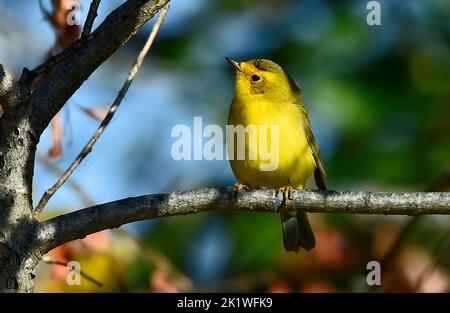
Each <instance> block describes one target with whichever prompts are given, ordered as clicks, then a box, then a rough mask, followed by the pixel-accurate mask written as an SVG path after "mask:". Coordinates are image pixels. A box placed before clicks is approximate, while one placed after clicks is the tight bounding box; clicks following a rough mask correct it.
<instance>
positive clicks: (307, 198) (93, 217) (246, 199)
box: [34, 187, 450, 253]
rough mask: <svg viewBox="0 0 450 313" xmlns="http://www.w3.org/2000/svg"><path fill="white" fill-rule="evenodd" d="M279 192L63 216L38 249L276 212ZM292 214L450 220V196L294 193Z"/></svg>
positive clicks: (49, 225)
mask: <svg viewBox="0 0 450 313" xmlns="http://www.w3.org/2000/svg"><path fill="white" fill-rule="evenodd" d="M275 192H276V191H275V190H270V189H259V190H253V191H248V192H240V193H239V196H238V197H237V198H235V189H234V188H233V187H224V188H202V189H196V190H188V191H177V192H172V193H162V194H155V195H147V196H141V197H135V198H127V199H122V200H118V201H114V202H110V203H105V204H100V205H96V206H93V207H90V208H87V209H83V210H79V211H75V212H72V213H68V214H65V215H61V216H58V217H55V218H52V219H50V220H47V221H44V222H41V223H39V225H38V226H37V227H36V232H37V233H36V234H35V236H34V238H36V242H35V245H34V246H35V247H36V248H37V249H39V250H40V252H41V253H46V252H47V251H49V250H51V249H53V248H55V247H57V246H59V245H61V244H63V243H65V242H68V241H72V240H75V239H80V238H83V237H85V236H87V235H89V234H92V233H95V232H98V231H101V230H105V229H109V228H117V227H119V226H121V225H123V224H126V223H130V222H135V221H140V220H145V219H154V218H159V217H166V216H174V215H184V214H194V213H198V212H205V211H212V210H225V211H243V212H266V213H275V212H278V208H279V206H280V203H281V199H279V198H276V197H275ZM288 207H289V208H290V209H303V210H305V211H307V212H313V213H319V212H321V213H352V214H386V215H395V214H397V215H422V214H446V215H449V214H450V193H448V192H436V193H432V192H428V193H425V192H410V193H406V192H405V193H401V192H398V193H388V192H337V191H321V192H319V191H307V190H294V191H293V192H292V200H290V201H289V203H288Z"/></svg>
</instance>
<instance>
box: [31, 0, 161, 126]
mask: <svg viewBox="0 0 450 313" xmlns="http://www.w3.org/2000/svg"><path fill="white" fill-rule="evenodd" d="M168 2H169V0H128V1H127V2H125V3H124V4H123V5H121V6H120V7H119V8H117V9H116V10H114V11H113V12H112V13H111V14H109V15H108V17H107V18H106V19H105V20H104V21H103V23H102V24H101V25H100V26H99V27H98V28H97V29H96V30H95V31H94V32H93V33H92V34H91V35H90V36H89V37H86V38H82V39H80V40H79V41H77V42H75V43H74V44H73V46H72V48H69V49H70V53H67V54H68V56H67V57H66V58H64V59H62V60H60V63H59V64H58V65H56V66H55V68H54V69H53V70H52V71H51V72H50V74H49V75H48V77H47V78H46V79H45V81H44V82H43V83H42V84H41V85H40V86H39V87H38V88H37V89H36V90H35V91H34V92H33V94H32V96H31V105H32V110H33V112H32V114H31V117H32V118H33V125H34V130H35V133H36V134H41V133H42V132H43V131H44V129H45V128H46V127H47V125H48V123H49V122H50V120H51V119H52V118H53V116H54V115H55V114H56V113H57V112H58V111H59V110H60V109H61V108H62V107H63V105H64V104H65V103H66V101H67V100H68V99H69V98H70V97H71V96H72V95H73V94H74V92H75V91H76V90H77V89H78V88H79V87H80V86H81V85H82V84H83V82H84V81H85V80H86V79H87V78H88V77H89V76H90V75H91V74H92V73H93V72H94V71H95V70H96V69H97V68H98V67H99V66H100V65H101V64H102V63H103V62H104V61H105V60H106V59H108V57H110V56H111V54H113V53H114V52H115V51H116V50H117V49H118V48H119V47H120V46H121V45H123V44H124V43H125V42H127V41H128V39H129V38H130V37H131V36H133V35H134V34H135V33H136V32H137V31H138V30H139V29H140V28H141V27H142V26H143V25H144V24H145V23H146V22H147V21H148V20H150V19H151V18H152V17H153V16H154V15H155V14H156V13H157V12H158V11H159V10H160V9H161V8H162V7H163V6H165V5H166V4H167V3H168Z"/></svg>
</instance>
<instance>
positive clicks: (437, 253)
mask: <svg viewBox="0 0 450 313" xmlns="http://www.w3.org/2000/svg"><path fill="white" fill-rule="evenodd" d="M449 235H450V229H447V231H446V232H445V233H444V235H442V237H440V238H439V239H438V241H437V243H436V245H435V246H434V249H433V252H432V253H431V254H432V255H433V258H432V260H431V262H430V264H429V265H428V266H426V267H425V268H424V269H423V270H422V272H421V273H420V274H419V276H418V278H417V280H416V282H415V284H414V287H413V290H415V291H419V288H420V286H422V284H423V283H424V282H426V281H427V279H428V278H429V277H430V276H431V275H432V274H433V272H434V271H435V270H436V267H437V264H438V263H439V261H440V260H441V258H442V256H443V253H444V251H445V248H446V247H447V245H446V243H447V242H448V239H449Z"/></svg>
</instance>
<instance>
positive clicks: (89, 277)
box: [42, 257, 103, 287]
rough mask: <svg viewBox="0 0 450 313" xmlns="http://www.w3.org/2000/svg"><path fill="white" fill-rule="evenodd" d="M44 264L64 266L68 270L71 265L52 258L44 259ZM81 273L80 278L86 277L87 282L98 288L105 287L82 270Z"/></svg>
mask: <svg viewBox="0 0 450 313" xmlns="http://www.w3.org/2000/svg"><path fill="white" fill-rule="evenodd" d="M42 262H44V263H47V264H50V265H61V266H64V267H66V268H68V267H67V265H68V264H69V263H67V262H63V261H57V260H53V259H51V258H50V257H44V258H42ZM79 273H80V276H81V277H84V278H85V279H86V280H88V281H90V282H91V283H93V284H95V285H97V287H102V286H103V284H102V283H101V282H99V281H98V280H96V279H95V278H93V277H92V276H90V275H88V274H86V273H84V272H83V271H82V270H80V272H79Z"/></svg>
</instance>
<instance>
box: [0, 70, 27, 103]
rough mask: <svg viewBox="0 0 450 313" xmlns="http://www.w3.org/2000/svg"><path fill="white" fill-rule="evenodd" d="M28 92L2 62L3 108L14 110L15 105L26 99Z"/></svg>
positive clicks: (1, 95) (0, 76) (0, 86)
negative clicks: (4, 67)
mask: <svg viewBox="0 0 450 313" xmlns="http://www.w3.org/2000/svg"><path fill="white" fill-rule="evenodd" d="M27 94H28V93H27V91H26V89H25V88H21V86H20V84H19V83H18V82H16V81H15V80H14V78H13V77H12V76H11V75H10V74H9V73H8V72H6V71H5V70H4V69H3V65H1V64H0V103H1V104H2V106H3V110H4V111H5V112H8V111H12V110H13V108H14V106H16V105H18V104H19V103H21V102H23V101H24V99H25V97H26V96H27Z"/></svg>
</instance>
